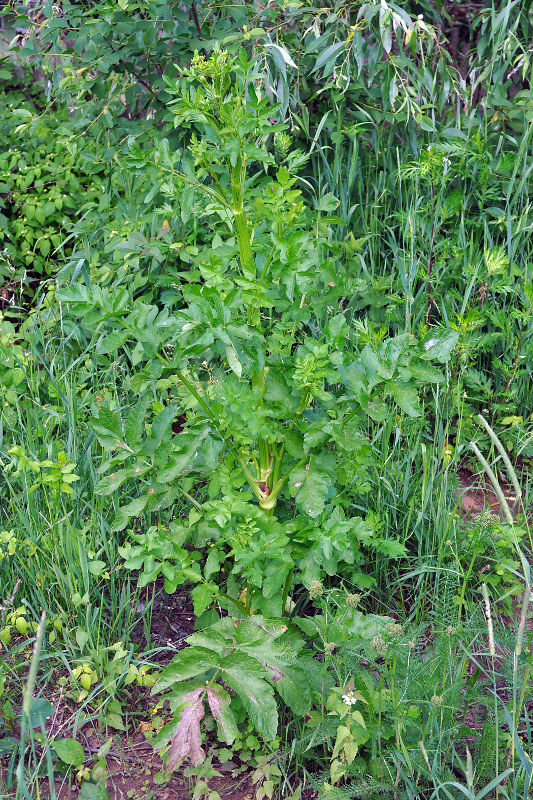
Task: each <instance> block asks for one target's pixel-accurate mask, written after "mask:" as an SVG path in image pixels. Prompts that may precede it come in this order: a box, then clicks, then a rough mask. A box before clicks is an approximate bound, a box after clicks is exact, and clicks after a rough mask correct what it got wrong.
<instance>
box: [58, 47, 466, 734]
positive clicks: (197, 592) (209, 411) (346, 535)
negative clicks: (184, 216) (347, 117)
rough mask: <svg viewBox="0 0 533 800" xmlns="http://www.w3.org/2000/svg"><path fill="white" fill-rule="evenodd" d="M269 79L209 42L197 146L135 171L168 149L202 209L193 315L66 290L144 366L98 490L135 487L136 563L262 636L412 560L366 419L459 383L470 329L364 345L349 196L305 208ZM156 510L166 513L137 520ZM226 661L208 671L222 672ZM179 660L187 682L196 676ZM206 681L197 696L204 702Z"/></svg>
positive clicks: (122, 516) (110, 443) (112, 432)
mask: <svg viewBox="0 0 533 800" xmlns="http://www.w3.org/2000/svg"><path fill="white" fill-rule="evenodd" d="M259 78H260V76H259V74H258V73H257V72H256V71H255V70H254V66H253V64H250V63H249V62H248V59H247V56H246V53H245V51H244V50H241V51H240V53H239V56H238V58H236V59H233V60H232V59H230V58H229V57H228V55H227V53H225V52H224V51H222V50H220V49H215V51H214V53H213V55H212V57H211V58H210V59H208V60H207V59H205V58H204V57H203V56H199V55H196V56H195V58H194V59H193V61H192V64H191V67H190V68H189V69H188V70H187V71H186V72H185V73H184V75H183V77H182V78H181V79H180V80H177V81H171V80H167V85H168V91H169V93H171V94H172V96H173V100H172V101H171V103H170V108H171V109H172V111H173V113H174V116H175V124H176V126H180V127H182V128H184V129H189V132H190V133H189V139H190V147H189V152H188V153H186V154H179V153H176V152H172V151H171V150H170V148H169V146H168V143H164V142H163V144H162V145H161V146H160V147H158V148H155V149H153V150H151V151H149V152H146V151H142V150H141V149H140V148H139V147H138V146H137V145H136V144H135V142H132V143H131V157H130V164H131V167H132V169H141V170H142V169H146V168H147V163H151V164H153V163H154V162H155V163H156V164H157V165H158V168H159V170H160V173H161V175H162V176H164V177H165V186H164V187H163V190H164V191H165V192H166V193H167V194H168V195H169V197H170V199H171V202H172V208H173V209H174V212H175V213H179V209H180V207H185V206H187V205H193V206H195V208H196V209H197V214H198V216H199V224H200V225H201V226H202V227H203V228H204V241H207V242H208V244H207V245H205V246H203V247H202V248H199V249H198V252H197V256H196V259H195V263H194V265H193V268H192V269H191V270H188V271H187V272H183V273H182V274H181V278H182V283H181V285H180V286H179V292H180V294H181V304H180V307H179V309H178V310H172V311H171V310H170V309H169V308H167V307H165V306H164V305H163V304H160V305H148V304H146V303H143V302H142V301H141V300H134V299H133V298H132V297H131V295H130V294H129V293H128V291H127V290H126V289H121V290H120V291H118V292H115V293H114V294H111V293H110V292H107V291H106V290H104V289H102V288H101V287H98V286H96V287H94V286H91V285H86V284H78V285H71V286H69V287H66V288H63V289H61V291H60V292H59V293H58V297H59V298H60V299H61V300H63V301H66V302H68V303H69V306H70V308H71V309H72V310H73V311H74V312H75V313H77V314H78V315H79V316H80V317H81V318H82V333H83V334H84V335H87V334H88V333H89V332H92V334H93V335H94V336H95V337H96V340H97V342H98V350H99V353H100V357H101V358H105V357H107V356H108V354H110V353H111V357H112V358H115V357H116V355H115V354H117V353H120V355H119V358H125V359H126V360H127V361H128V362H129V363H130V364H132V365H133V366H134V367H135V372H134V374H133V376H132V378H131V380H129V381H128V384H127V388H128V389H129V391H130V396H131V400H132V407H131V410H130V412H129V414H128V415H127V416H126V418H125V419H122V418H121V416H120V415H119V414H118V413H117V411H116V409H115V408H114V407H113V406H112V405H109V407H106V405H105V404H104V403H103V402H102V403H99V407H98V409H97V411H96V413H95V419H94V432H95V434H96V436H97V438H98V440H99V442H100V444H101V445H102V447H103V449H104V451H105V461H104V463H103V464H102V466H101V468H100V473H101V479H100V482H99V486H98V488H99V491H100V492H101V493H103V494H104V495H112V496H113V497H120V495H119V494H118V490H119V489H120V487H122V491H123V494H122V497H124V495H126V494H127V493H128V494H129V495H130V497H131V495H132V494H133V495H134V496H133V499H131V500H130V501H129V502H126V503H124V502H123V500H121V499H120V500H119V501H118V502H119V507H118V510H117V513H116V516H115V518H114V521H113V523H112V527H113V528H114V529H115V530H122V529H124V528H127V527H128V526H129V527H130V536H129V539H128V541H127V543H126V544H125V546H124V548H123V549H122V554H123V556H124V558H125V563H126V566H127V567H129V568H131V569H137V570H141V573H142V574H141V582H142V583H143V584H146V583H148V582H149V581H153V580H155V578H156V577H157V576H158V575H159V574H162V575H163V576H164V578H165V585H166V588H167V591H174V590H175V589H176V588H177V586H178V585H180V584H184V583H186V582H190V583H192V584H193V585H194V589H193V599H194V606H195V613H196V614H198V615H201V614H203V613H204V612H207V611H208V609H210V608H211V607H213V605H214V604H215V603H216V604H218V605H220V606H221V607H222V608H225V609H227V610H228V611H231V614H232V615H233V616H236V617H237V618H239V617H241V618H243V617H248V618H250V619H252V618H253V620H254V623H253V630H254V631H255V628H256V627H257V624H259V628H261V624H266V623H261V622H259V623H257V622H256V620H257V619H259V620H261V619H263V617H259V618H258V617H257V616H254V615H257V614H258V613H260V614H262V615H266V617H267V618H269V619H271V620H275V619H277V618H279V617H281V616H282V615H284V614H290V613H291V612H292V610H293V608H294V604H295V602H297V599H298V594H299V592H300V590H299V589H298V587H299V586H301V585H302V584H303V585H304V586H308V587H309V586H310V585H312V584H313V582H317V581H320V580H322V579H323V578H324V577H325V576H331V577H333V576H336V575H338V574H340V575H342V576H343V577H345V578H346V579H348V580H350V581H352V582H355V583H356V584H359V585H368V580H369V576H367V575H366V574H365V573H364V570H363V567H364V562H365V555H364V553H365V549H368V548H373V549H374V550H377V551H378V552H381V553H383V554H385V555H387V556H392V557H397V556H400V555H402V553H403V547H402V545H400V544H399V543H398V542H396V541H395V540H392V539H390V538H389V537H388V536H387V532H386V531H383V530H382V525H381V524H380V520H379V515H378V513H377V512H375V511H374V512H371V513H370V514H368V515H367V516H366V517H365V518H363V517H362V516H359V515H356V514H354V513H352V508H353V505H354V504H355V502H356V499H357V496H358V495H360V494H362V493H364V492H366V491H367V489H368V483H367V482H366V481H365V472H366V469H367V467H368V465H369V459H370V458H371V450H370V446H369V444H368V440H367V438H366V430H367V427H368V424H369V420H372V419H373V420H378V421H380V420H383V419H385V417H387V416H388V415H389V414H391V413H400V410H402V411H403V412H404V413H406V414H407V415H409V416H411V417H417V416H420V415H421V413H422V407H421V405H420V403H419V399H418V394H417V390H418V387H419V386H420V385H423V384H427V383H438V382H440V381H441V380H442V379H443V378H442V375H441V374H440V372H439V371H438V370H437V369H436V368H435V367H434V366H433V364H432V363H431V362H432V361H436V362H441V363H443V362H445V361H446V360H447V359H448V357H449V355H450V351H451V349H452V347H453V346H454V344H455V342H456V339H457V334H455V333H453V332H450V331H446V330H444V329H434V330H432V331H431V333H430V335H428V336H427V337H426V338H425V339H424V340H423V341H421V342H417V340H416V339H415V337H414V336H412V335H411V334H402V335H400V336H397V337H395V338H394V339H389V340H387V341H385V342H381V343H379V344H377V343H376V344H372V343H370V344H368V345H367V346H366V347H365V348H364V349H363V350H361V351H360V352H359V351H357V350H356V349H355V344H354V341H353V334H352V331H351V329H350V326H349V325H348V322H347V320H346V318H345V315H344V313H343V312H344V302H343V284H344V282H345V281H346V280H348V277H349V276H348V275H347V268H346V264H345V262H344V260H343V253H342V248H340V247H339V246H338V245H336V244H332V243H331V237H330V232H331V228H332V226H334V225H338V224H341V222H342V221H341V220H340V219H339V218H338V217H336V216H335V215H334V214H333V213H332V212H333V211H334V210H335V207H336V204H337V201H336V199H335V198H334V197H333V196H332V195H325V196H323V197H322V198H321V199H320V200H319V201H318V202H317V203H316V205H315V208H310V207H309V206H308V205H306V203H305V202H304V199H303V196H302V193H301V191H300V190H299V189H297V188H296V177H295V176H294V174H293V173H294V170H295V168H296V167H297V165H298V164H299V163H301V159H302V155H301V154H300V153H298V151H291V142H290V137H289V136H288V134H287V133H286V132H285V130H284V129H283V126H282V125H280V124H277V123H275V115H276V112H277V107H276V106H272V105H271V104H270V103H269V102H268V100H267V99H266V98H265V97H264V96H263V94H262V92H261V83H260V80H259ZM272 134H274V137H272ZM272 138H274V147H272V146H271V145H272ZM206 231H208V232H209V233H206ZM394 404H396V406H398V407H399V409H398V410H397V411H395V410H394ZM175 434H177V435H175ZM165 509H169V510H170V517H171V519H170V522H169V523H168V524H163V517H164V515H165ZM149 513H151V515H152V521H154V522H155V523H156V524H155V525H153V526H152V527H151V528H149V529H148V530H147V531H145V530H143V529H142V528H141V529H140V530H139V529H138V528H136V529H134V528H133V527H132V522H133V520H134V519H135V518H138V517H140V516H141V514H144V515H148V514H149ZM154 517H155V518H156V519H155V520H154ZM315 585H316V584H315ZM205 619H206V618H205V617H204V622H205ZM211 619H212V617H211ZM222 623H223V621H221V622H220V623H216V625H220V624H222ZM223 624H225V623H223ZM285 627H286V626H285ZM251 630H252V629H251ZM269 630H270V628H269ZM277 630H278V633H279V629H277ZM273 635H274V633H270V634H269V636H273ZM276 635H278V634H276ZM254 636H255V634H254ZM252 638H253V637H252ZM288 644H289V645H290V642H289V643H288ZM298 647H300V645H298ZM297 649H298V648H297ZM295 652H296V651H295ZM219 656H220V657H221V658H222V657H223V658H226V657H227V654H226V653H225V650H224V648H222V649H221V653H219V654H218V655H217V658H218V657H219ZM213 658H214V656H212V655H211V656H210V659H211V660H208V661H206V663H205V665H204V667H205V670H207V671H209V670H210V669H213V670H215V673H213V674H216V675H222V674H224V673H223V672H222V673H221V672H220V669H221V667H220V665H219V667H220V668H218V671H216V670H217V667H216V664H215V663H214V662H213V661H212V659H213ZM238 658H240V656H239V654H238V653H235V659H237V660H238ZM243 658H244V656H243ZM260 660H261V661H264V659H260ZM202 663H203V662H202ZM232 663H233V662H232ZM180 665H181V660H180V659H178V661H177V662H176V667H175V669H174V671H171V674H172V676H173V680H174V679H175V680H178V678H179V680H184V679H185V678H189V677H192V673H190V671H187V670H188V668H187V669H186V670H185V672H182V671H181V666H180ZM250 668H251V666H250ZM254 669H255V670H257V669H258V667H257V665H255V666H254ZM205 670H204V671H205ZM197 674H199V673H198V672H197V671H196V672H194V675H197ZM284 674H285V673H284ZM224 680H226V678H224ZM167 685H168V682H167V683H166V684H165V686H167ZM278 689H279V687H278ZM180 691H181V690H180ZM197 691H198V687H195V688H194V689H190V691H187V692H185V695H186V696H187V697H189V695H190V692H192V693H193V694H192V695H190V697H189V700H190V703H189V700H188V701H187V702H188V703H189V706H188V708H189V711H188V714H189V715H191V714H193V711H192V710H191V709H192V708H193V706H194V707H196V706H195V704H197V701H199V697H200V694H195V692H196V693H197ZM185 695H184V696H185ZM193 695H194V697H193ZM282 696H283V695H282ZM180 697H181V695H180ZM191 698H192V699H191ZM182 701H183V698H182V699H181V700H180V704H181V703H182ZM213 702H214V703H215V705H216V702H218V701H215V700H213ZM191 703H192V706H191ZM250 707H251V706H250ZM179 708H180V709H181V705H179ZM198 709H199V707H198ZM213 713H215V712H213ZM198 714H200V711H199V710H198ZM193 716H194V714H193ZM215 716H216V714H215ZM199 718H201V716H200V717H199ZM261 719H262V717H261V715H259V716H257V717H256V723H257V724H258V726H259V729H260V730H261V732H262V733H263V734H264V735H267V736H270V735H271V733H272V730H273V729H272V722H271V721H270V722H269V723H268V724H265V725H262V724H261Z"/></svg>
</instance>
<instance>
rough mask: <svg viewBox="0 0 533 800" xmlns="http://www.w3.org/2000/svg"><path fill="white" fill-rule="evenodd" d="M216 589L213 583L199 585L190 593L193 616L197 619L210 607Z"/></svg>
mask: <svg viewBox="0 0 533 800" xmlns="http://www.w3.org/2000/svg"><path fill="white" fill-rule="evenodd" d="M217 589H218V587H217V585H216V584H214V583H199V584H198V586H195V588H194V589H193V590H192V592H191V595H192V600H193V605H194V614H195V616H197V617H199V616H200V614H203V613H204V611H205V610H206V608H207V607H208V606H210V605H211V603H212V602H213V597H214V596H216V593H217Z"/></svg>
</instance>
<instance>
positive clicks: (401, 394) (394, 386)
mask: <svg viewBox="0 0 533 800" xmlns="http://www.w3.org/2000/svg"><path fill="white" fill-rule="evenodd" d="M385 386H386V387H387V390H388V391H389V392H390V393H391V394H392V396H393V397H394V399H395V401H396V402H397V403H398V405H399V406H400V408H401V409H402V411H405V413H406V414H408V415H409V416H410V417H420V416H421V411H420V403H419V400H418V394H417V391H416V386H415V384H414V383H411V382H409V383H404V382H403V381H401V380H395V381H387V382H386V384H385Z"/></svg>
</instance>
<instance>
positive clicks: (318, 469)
mask: <svg viewBox="0 0 533 800" xmlns="http://www.w3.org/2000/svg"><path fill="white" fill-rule="evenodd" d="M335 464H336V462H335V456H334V455H333V454H332V453H320V454H318V455H313V456H310V458H309V464H308V465H306V466H304V467H299V468H298V469H295V470H293V471H292V472H291V474H290V478H289V490H290V493H291V495H292V496H293V497H294V498H295V500H296V502H297V503H298V505H299V506H301V508H302V509H303V511H304V512H305V514H306V515H308V516H310V517H312V518H315V517H318V516H319V515H320V514H321V513H322V511H323V509H324V505H325V503H326V500H327V499H328V497H329V494H330V490H331V489H332V487H333V484H334V481H335Z"/></svg>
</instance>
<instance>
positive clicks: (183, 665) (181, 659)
mask: <svg viewBox="0 0 533 800" xmlns="http://www.w3.org/2000/svg"><path fill="white" fill-rule="evenodd" d="M217 664H218V656H217V654H216V653H213V651H212V650H208V649H207V648H205V647H196V646H194V647H187V648H185V650H180V652H179V653H178V654H177V655H175V656H174V658H173V659H172V661H171V662H170V664H169V665H168V667H165V669H164V670H163V672H162V673H161V675H160V677H159V680H158V681H157V683H156V685H155V686H154V688H153V690H152V694H156V693H159V692H163V691H164V690H165V689H169V688H170V687H171V686H173V685H174V684H175V683H181V682H182V681H186V680H188V679H189V678H195V677H197V676H198V675H203V673H204V672H206V671H207V670H209V669H211V668H212V667H215V666H217Z"/></svg>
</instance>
